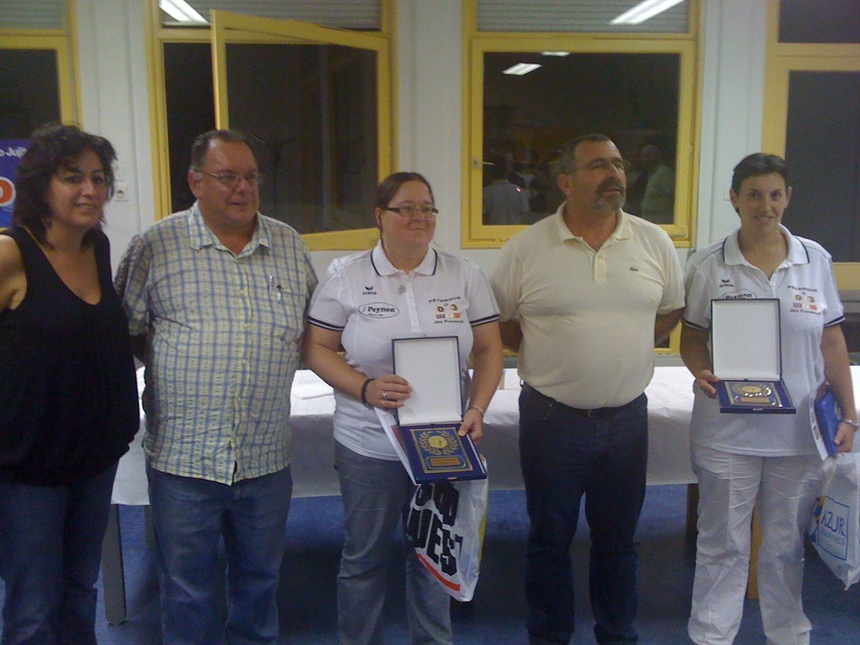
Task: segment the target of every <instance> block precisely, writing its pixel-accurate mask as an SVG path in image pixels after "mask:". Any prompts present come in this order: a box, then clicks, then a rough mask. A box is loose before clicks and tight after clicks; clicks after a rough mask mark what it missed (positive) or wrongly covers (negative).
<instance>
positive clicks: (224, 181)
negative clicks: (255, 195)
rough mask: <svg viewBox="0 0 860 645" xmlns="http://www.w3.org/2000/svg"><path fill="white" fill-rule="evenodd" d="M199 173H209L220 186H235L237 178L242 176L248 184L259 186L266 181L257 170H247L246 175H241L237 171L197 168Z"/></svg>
mask: <svg viewBox="0 0 860 645" xmlns="http://www.w3.org/2000/svg"><path fill="white" fill-rule="evenodd" d="M197 172H199V173H200V174H201V175H209V176H210V177H214V178H215V181H217V182H218V183H219V184H221V185H222V186H226V187H227V188H235V187H236V186H238V185H239V180H240V179H242V178H244V179H245V181H247V182H248V185H250V186H259V185H260V184H264V183H265V182H266V176H265V175H263V174H261V173H259V172H249V173H248V174H247V175H243V174H241V173H238V172H230V171H229V170H228V171H225V172H209V171H208V170H198V171H197Z"/></svg>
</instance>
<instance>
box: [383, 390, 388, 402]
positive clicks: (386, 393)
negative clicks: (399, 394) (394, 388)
mask: <svg viewBox="0 0 860 645" xmlns="http://www.w3.org/2000/svg"><path fill="white" fill-rule="evenodd" d="M382 400H383V401H387V400H388V391H387V390H383V391H382Z"/></svg>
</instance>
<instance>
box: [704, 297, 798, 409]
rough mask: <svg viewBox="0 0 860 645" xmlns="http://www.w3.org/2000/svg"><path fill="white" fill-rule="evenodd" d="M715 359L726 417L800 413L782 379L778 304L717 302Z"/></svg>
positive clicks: (713, 325) (772, 300)
mask: <svg viewBox="0 0 860 645" xmlns="http://www.w3.org/2000/svg"><path fill="white" fill-rule="evenodd" d="M711 358H712V363H713V366H714V374H716V375H717V376H718V377H719V378H720V381H719V382H718V383H717V384H716V388H717V397H718V399H719V401H720V412H728V413H758V414H762V413H764V414H795V413H796V412H797V410H795V407H794V405H793V404H792V402H791V397H789V395H788V390H786V388H785V383H784V382H783V380H782V345H781V339H780V327H779V300H778V299H776V298H758V299H749V300H712V301H711Z"/></svg>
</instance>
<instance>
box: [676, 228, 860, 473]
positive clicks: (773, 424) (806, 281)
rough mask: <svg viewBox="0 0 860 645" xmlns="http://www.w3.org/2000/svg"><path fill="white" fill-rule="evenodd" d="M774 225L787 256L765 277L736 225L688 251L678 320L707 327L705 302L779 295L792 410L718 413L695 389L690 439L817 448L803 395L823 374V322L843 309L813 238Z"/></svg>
mask: <svg viewBox="0 0 860 645" xmlns="http://www.w3.org/2000/svg"><path fill="white" fill-rule="evenodd" d="M780 228H781V230H782V233H783V235H785V237H786V240H787V241H788V255H787V257H786V258H785V260H784V261H783V263H782V264H781V265H780V266H779V268H777V270H776V271H774V273H773V275H772V276H771V277H770V279H769V280H768V278H767V276H766V275H765V274H764V273H763V272H762V271H761V270H760V269H758V268H756V267H754V266H752V265H751V264H750V263H749V262H747V261H746V259H745V258H744V256H743V254H742V253H741V251H740V248H739V247H738V232H737V231H735V232H734V233H732V234H731V235H730V236H729V237H727V238H726V239H725V240H722V241H721V242H717V243H715V244H712V245H710V246H708V247H707V248H704V249H701V250H700V251H697V252H696V253H694V254H693V255H691V256H690V259H689V260H688V262H687V276H686V283H687V309H686V311H685V312H684V321H683V322H684V324H685V325H688V326H690V327H693V328H696V329H710V327H711V300H719V299H729V298H735V299H747V298H779V301H780V312H779V313H780V335H781V340H782V376H783V381H784V382H785V385H786V388H787V389H788V394H789V396H790V397H791V400H792V402H793V403H794V406H795V407H796V408H797V414H791V415H789V414H723V413H720V411H719V403H718V402H717V401H716V400H714V399H710V398H708V397H707V396H705V395H704V394H703V393H702V392H701V391H700V390H699V388H694V389H695V393H696V398H695V401H694V403H693V418H692V423H691V425H690V432H691V439H692V441H693V442H694V443H698V444H701V445H704V446H707V447H710V448H715V449H718V450H725V451H729V452H736V453H740V454H747V455H763V456H770V457H776V456H790V455H814V454H817V450H816V448H815V444H814V443H813V440H812V431H811V429H810V424H809V399H810V397H811V396H812V393H813V392H814V391H815V389H816V388H817V387H818V385H819V384H820V383H821V382H822V381H823V380H824V357H823V356H822V354H821V335H822V333H823V331H824V328H825V327H830V326H832V325H838V324H839V323H841V322H842V321H843V320H844V315H843V310H842V303H841V301H840V300H839V291H838V290H837V288H836V282H835V280H834V278H833V265H832V261H831V258H830V254H828V253H827V251H825V250H824V248H823V247H822V246H821V245H819V244H818V243H816V242H813V241H811V240H807V239H804V238H800V237H795V236H793V235H792V234H791V233H789V231H788V229H786V228H785V227H780ZM762 331H764V330H762ZM770 333H772V332H770ZM717 376H719V374H717Z"/></svg>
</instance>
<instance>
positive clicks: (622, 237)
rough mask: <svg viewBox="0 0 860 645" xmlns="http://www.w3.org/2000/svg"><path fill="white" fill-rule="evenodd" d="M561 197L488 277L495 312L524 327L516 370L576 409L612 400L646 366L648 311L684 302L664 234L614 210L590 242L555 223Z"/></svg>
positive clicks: (627, 395)
mask: <svg viewBox="0 0 860 645" xmlns="http://www.w3.org/2000/svg"><path fill="white" fill-rule="evenodd" d="M564 206H565V205H564V204H562V205H561V206H560V207H559V209H558V211H556V213H555V214H554V215H551V216H549V217H547V218H545V219H543V220H541V221H539V222H537V223H536V224H533V225H532V226H531V227H529V228H528V229H526V230H525V231H523V232H521V233H518V234H517V235H515V236H514V237H513V238H511V239H510V241H508V243H507V244H505V246H504V247H503V248H502V251H501V257H500V258H499V263H498V265H497V266H496V269H495V271H494V272H493V274H492V276H491V280H490V281H491V283H492V285H493V290H494V291H495V294H496V299H497V301H498V303H499V310H500V319H501V320H510V319H512V318H518V319H519V321H520V326H521V328H522V332H523V342H522V345H521V346H520V353H519V362H518V368H519V374H520V377H521V378H522V379H523V380H524V381H526V382H527V383H528V384H529V385H531V386H532V387H533V388H535V389H536V390H538V391H540V392H541V393H543V394H545V395H547V396H550V397H552V398H554V399H555V400H557V401H560V402H562V403H565V404H566V405H569V406H572V407H576V408H600V407H616V406H619V405H624V404H625V403H629V402H630V401H632V400H633V399H635V398H636V397H638V396H639V395H640V394H642V392H644V391H645V387H646V386H647V385H648V383H649V381H650V380H651V377H652V375H653V372H654V320H655V317H656V315H657V314H658V313H659V314H665V313H669V312H671V311H675V310H677V309H681V308H682V307H683V306H684V285H683V281H682V278H681V266H680V263H679V261H678V256H677V254H676V252H675V248H674V246H673V245H672V241H671V240H670V239H669V236H668V235H667V234H666V233H665V231H663V229H661V228H660V227H659V226H656V225H655V224H651V223H650V222H646V221H645V220H643V219H641V218H639V217H634V216H632V215H629V214H627V213H621V217H620V219H619V222H618V225H617V226H616V228H615V231H614V232H613V233H612V235H611V236H610V237H609V239H608V240H607V241H606V242H605V243H604V244H603V246H601V247H600V249H599V250H597V251H595V250H594V249H592V248H591V247H590V246H589V245H588V244H587V243H586V242H585V241H584V240H583V239H582V238H580V237H577V236H574V235H573V234H572V233H571V232H570V229H568V227H567V225H566V224H565V223H564V219H563V217H562V216H563V213H564Z"/></svg>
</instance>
